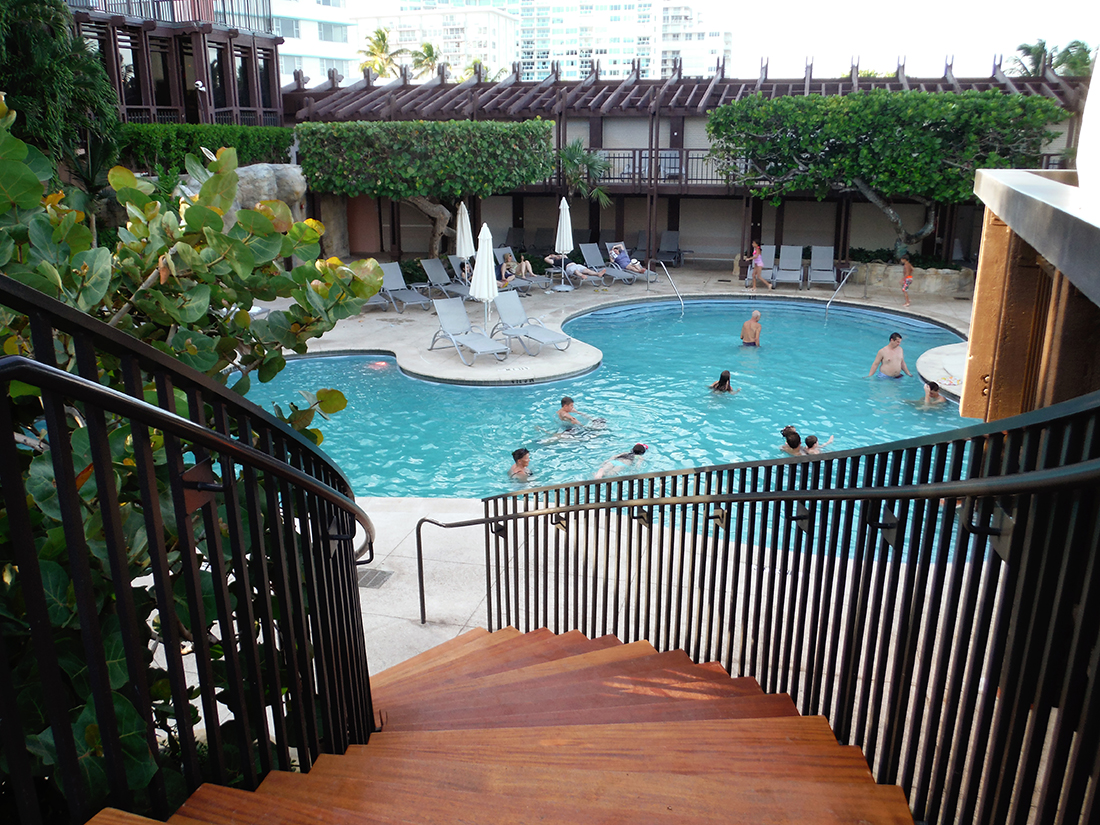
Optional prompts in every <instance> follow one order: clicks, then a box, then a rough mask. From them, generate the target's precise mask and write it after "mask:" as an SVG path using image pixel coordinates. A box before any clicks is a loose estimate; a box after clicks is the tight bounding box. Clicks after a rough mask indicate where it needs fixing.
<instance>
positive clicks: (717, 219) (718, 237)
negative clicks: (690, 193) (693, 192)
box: [680, 198, 744, 260]
mask: <svg viewBox="0 0 1100 825" xmlns="http://www.w3.org/2000/svg"><path fill="white" fill-rule="evenodd" d="M743 203H744V201H743V200H742V199H741V198H721V199H718V198H708V199H707V200H702V199H697V200H687V199H684V200H681V201H680V248H681V249H691V250H694V252H695V257H696V258H698V259H718V260H733V258H734V257H735V256H736V255H737V254H738V252H739V249H738V247H739V246H740V245H741V215H742V210H743Z"/></svg>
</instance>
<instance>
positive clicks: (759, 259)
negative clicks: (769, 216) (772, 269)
mask: <svg viewBox="0 0 1100 825" xmlns="http://www.w3.org/2000/svg"><path fill="white" fill-rule="evenodd" d="M750 266H751V267H752V272H751V273H750V274H749V276H748V277H747V278H745V286H749V285H750V279H751V285H752V291H753V292H756V282H757V281H759V282H760V283H762V284H766V285H767V287H768V289H774V287H773V286H772V285H771V284H770V283H768V281H766V280H765V279H764V278H761V277H760V273H761V272H763V271H764V253H763V252H762V251H761V250H760V244H759V243H758V242H757V241H753V242H752V263H751V264H750ZM733 274H734V275H736V274H737V270H734V273H733Z"/></svg>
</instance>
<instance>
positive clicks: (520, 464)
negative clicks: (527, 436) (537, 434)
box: [508, 447, 531, 481]
mask: <svg viewBox="0 0 1100 825" xmlns="http://www.w3.org/2000/svg"><path fill="white" fill-rule="evenodd" d="M512 460H513V461H514V462H515V464H513V465H512V469H510V470H509V471H508V476H509V478H514V479H515V480H516V481H526V480H527V479H529V478H530V477H531V469H530V464H531V451H530V450H528V449H527V448H526V447H520V448H519V449H518V450H512Z"/></svg>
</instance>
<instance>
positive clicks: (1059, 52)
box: [1051, 40, 1092, 77]
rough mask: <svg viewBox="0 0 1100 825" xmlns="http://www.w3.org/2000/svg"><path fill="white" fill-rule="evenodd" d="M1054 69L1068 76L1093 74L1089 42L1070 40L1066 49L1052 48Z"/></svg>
mask: <svg viewBox="0 0 1100 825" xmlns="http://www.w3.org/2000/svg"><path fill="white" fill-rule="evenodd" d="M1051 52H1052V54H1053V57H1054V71H1055V72H1057V73H1058V74H1060V75H1065V76H1066V77H1088V76H1089V75H1091V74H1092V51H1091V50H1090V49H1089V46H1088V43H1085V42H1083V41H1081V40H1073V41H1070V43H1069V44H1067V45H1066V47H1065V48H1064V49H1052V50H1051Z"/></svg>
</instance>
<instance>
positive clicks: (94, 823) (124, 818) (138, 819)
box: [87, 808, 160, 825]
mask: <svg viewBox="0 0 1100 825" xmlns="http://www.w3.org/2000/svg"><path fill="white" fill-rule="evenodd" d="M87 825H160V823H159V822H158V821H157V820H155V819H147V818H146V817H144V816H138V815H137V814H131V813H127V812H126V811H120V810H119V809H118V808H104V809H103V810H102V811H100V812H99V813H97V814H96V815H95V816H93V817H92V818H91V819H89V820H88V823H87Z"/></svg>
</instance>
